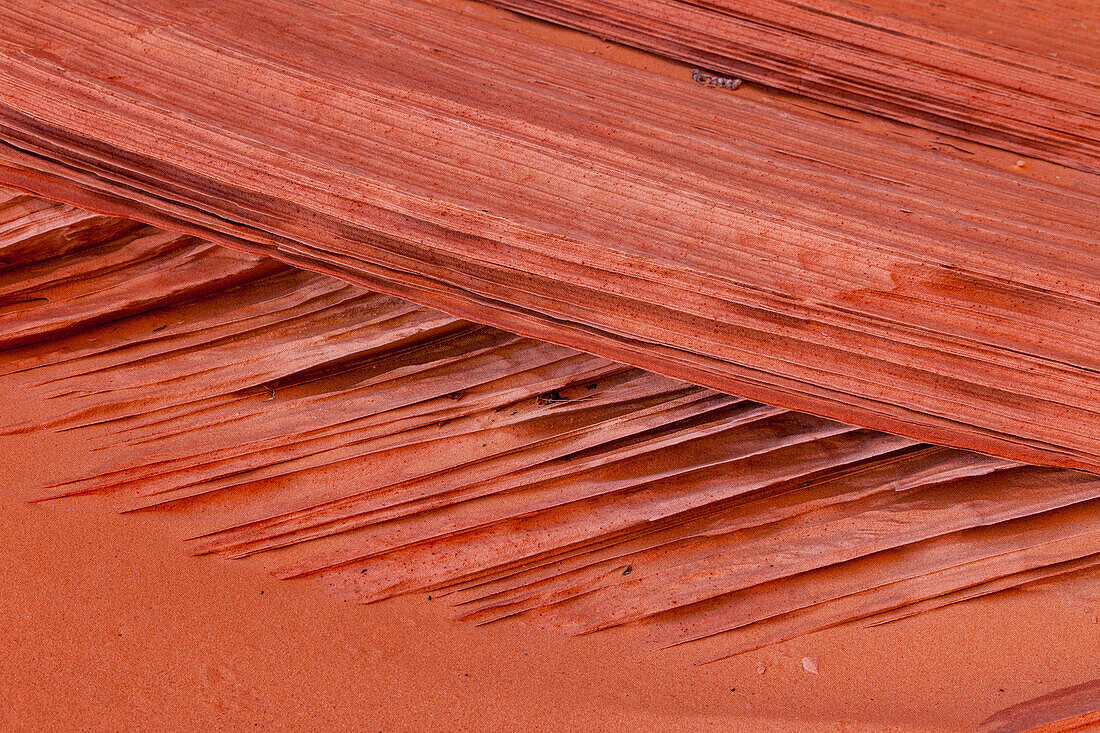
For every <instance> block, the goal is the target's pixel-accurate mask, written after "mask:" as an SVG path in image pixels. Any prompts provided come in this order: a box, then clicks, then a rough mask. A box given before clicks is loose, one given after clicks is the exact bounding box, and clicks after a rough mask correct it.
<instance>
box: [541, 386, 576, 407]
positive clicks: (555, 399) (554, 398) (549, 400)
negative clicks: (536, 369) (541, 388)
mask: <svg viewBox="0 0 1100 733" xmlns="http://www.w3.org/2000/svg"><path fill="white" fill-rule="evenodd" d="M568 401H569V398H568V397H562V396H561V395H560V394H558V391H557V390H556V389H555V390H554V391H552V392H544V393H542V394H540V395H539V404H540V405H556V404H558V403H559V402H568Z"/></svg>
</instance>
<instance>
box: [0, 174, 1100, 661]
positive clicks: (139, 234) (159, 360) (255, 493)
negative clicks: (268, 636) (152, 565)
mask: <svg viewBox="0 0 1100 733" xmlns="http://www.w3.org/2000/svg"><path fill="white" fill-rule="evenodd" d="M0 334H3V336H2V340H0V346H2V347H3V348H4V352H3V353H4V357H3V360H2V362H0V380H4V381H5V382H6V383H7V384H8V385H10V386H12V387H13V388H16V389H18V390H20V391H21V392H22V393H23V394H25V395H26V397H27V398H28V399H39V400H44V401H47V402H49V403H50V404H52V405H53V412H54V417H53V418H52V419H51V420H49V421H47V422H46V423H41V422H35V423H32V424H8V425H7V426H6V428H5V429H6V430H18V431H25V430H45V429H53V430H76V431H82V429H83V428H85V427H86V426H90V425H97V426H103V425H110V426H113V430H112V432H111V434H110V437H109V439H108V440H107V441H105V442H94V443H90V444H89V463H88V468H87V472H88V473H87V475H76V476H73V477H72V480H71V481H69V482H66V483H64V484H62V485H59V486H54V487H50V488H49V489H48V490H47V491H46V492H45V495H47V496H55V495H60V494H66V495H67V494H78V493H83V492H90V491H113V492H118V494H119V495H120V496H121V497H124V498H125V505H126V507H128V508H130V509H143V508H152V507H158V508H163V507H167V506H171V507H174V508H179V509H182V510H185V511H188V512H190V513H192V514H193V515H194V517H195V522H196V524H197V525H198V526H200V527H201V529H200V530H199V532H198V535H197V536H196V537H195V538H194V541H193V549H194V551H195V552H198V553H217V554H222V555H227V556H231V557H245V556H249V555H254V554H256V553H261V552H268V553H270V552H277V553H281V556H282V558H283V566H284V569H283V570H282V571H281V573H280V574H281V575H283V576H288V577H296V576H301V575H306V574H321V575H323V576H325V577H326V578H328V579H329V581H330V582H331V584H332V585H333V586H334V587H335V588H336V589H337V590H338V591H339V592H341V593H344V594H347V595H348V596H350V597H353V598H355V599H358V600H361V601H373V600H377V599H381V598H385V597H388V596H391V595H395V594H399V593H406V592H413V591H421V592H428V593H431V594H433V596H436V597H438V596H446V597H447V598H448V599H449V600H451V601H455V602H456V603H457V604H458V605H459V608H460V610H461V613H462V615H463V616H464V617H466V618H469V619H472V620H474V621H476V622H479V623H488V622H492V621H495V620H498V619H502V618H507V617H510V616H513V615H516V614H520V613H530V614H541V615H542V617H544V618H546V619H547V620H550V621H552V622H554V623H563V624H565V625H566V626H567V627H568V628H570V629H573V630H576V631H587V630H593V629H600V628H605V627H608V626H612V625H618V624H624V623H630V622H636V623H638V624H641V625H644V626H645V627H646V629H647V630H648V631H650V632H652V634H653V637H654V638H655V640H656V641H657V642H658V643H662V644H676V643H682V642H687V641H692V640H699V639H704V638H711V637H714V638H713V639H711V641H710V642H709V643H710V644H711V645H712V646H711V647H706V648H705V649H704V650H702V651H701V653H700V656H701V657H703V658H708V657H711V656H722V655H728V654H734V653H737V652H740V651H745V650H748V649H753V648H756V647H759V646H761V645H764V644H768V643H771V642H775V641H779V640H783V639H787V638H791V637H794V636H797V635H800V634H803V633H807V632H810V631H815V630H818V629H821V628H825V627H829V626H833V625H836V624H840V623H845V622H851V621H856V620H864V619H867V620H871V621H872V622H886V621H889V620H892V619H896V618H899V617H903V616H906V615H909V614H912V613H918V612H920V611H923V610H927V609H930V608H936V607H939V606H941V605H944V604H947V603H954V602H957V601H960V600H965V599H967V598H972V597H975V596H980V595H984V594H987V593H991V592H995V591H997V590H1001V589H1004V588H1008V587H1013V586H1016V585H1019V584H1021V583H1027V582H1031V581H1034V580H1038V579H1045V578H1050V577H1053V576H1057V575H1059V574H1063V573H1068V572H1072V571H1076V570H1080V569H1083V568H1089V567H1094V566H1095V565H1097V564H1098V563H1100V477H1096V476H1093V475H1090V474H1087V473H1082V472H1077V471H1070V470H1064V469H1053V468H1038V467H1031V466H1024V465H1020V464H1018V463H1013V462H1010V461H1006V460H1003V459H999V458H991V457H987V456H983V455H979V454H976V453H969V452H964V451H958V450H953V449H949V448H940V447H934V446H930V445H924V444H918V443H915V442H914V441H912V440H909V439H906V438H902V437H897V436H892V435H888V434H884V433H880V432H875V431H871V430H866V429H859V428H855V427H852V426H848V425H844V424H840V423H837V422H833V421H829V420H825V419H822V418H817V417H812V416H809V415H805V414H800V413H796V412H791V411H788V410H784V409H781V408H775V407H768V406H766V405H763V404H759V403H756V402H751V401H748V400H744V399H740V398H737V397H732V396H728V395H724V394H721V393H718V392H714V391H712V390H709V389H706V388H702V387H697V386H694V385H690V384H686V383H683V382H680V381H677V380H673V379H670V378H666V377H662V376H658V375H655V374H653V373H649V372H645V371H643V370H640V369H637V368H632V367H629V366H625V365H622V364H617V363H614V362H610V361H608V360H606V359H603V358H601V357H596V356H591V355H587V354H584V353H581V352H578V351H576V350H574V349H571V348H568V347H563V346H557V345H553V344H547V343H540V342H537V341H533V340H531V339H526V338H522V337H518V336H514V335H512V334H509V333H506V332H503V331H500V330H497V329H493V328H487V327H483V326H479V325H476V324H472V323H470V322H467V321H462V320H459V319H455V318H453V317H451V316H447V315H444V314H442V313H440V312H438V311H432V310H429V309H425V308H421V307H418V306H415V305H412V304H410V303H408V302H405V301H402V300H399V299H397V298H394V297H391V296H387V295H381V294H377V293H373V292H369V291H366V290H363V289H361V288H358V287H355V286H351V285H348V284H346V283H344V282H342V281H340V280H337V279H335V278H332V277H328V276H323V275H319V274H316V273H312V272H307V271H302V270H297V269H294V268H291V267H288V266H285V265H283V264H281V263H278V262H276V261H274V260H271V259H269V258H263V257H258V256H254V255H250V254H245V253H239V252H235V251H233V250H229V249H225V248H222V247H219V246H216V245H211V244H209V243H207V242H205V241H202V240H199V239H197V238H195V237H191V236H186V235H177V234H172V233H169V232H164V231H161V230H157V229H155V228H153V227H149V226H145V225H140V224H135V223H132V222H128V221H125V220H122V219H117V218H111V217H103V216H98V215H94V214H88V213H85V212H81V211H79V210H76V209H73V208H72V207H69V206H66V205H63V204H56V203H50V202H45V201H43V200H41V199H37V198H33V197H29V196H25V195H21V194H18V193H15V192H5V193H3V194H2V195H0ZM9 423H10V421H9Z"/></svg>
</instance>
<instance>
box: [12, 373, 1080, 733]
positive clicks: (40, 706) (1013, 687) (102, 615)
mask: <svg viewBox="0 0 1100 733" xmlns="http://www.w3.org/2000/svg"><path fill="white" fill-rule="evenodd" d="M0 399H2V400H3V403H4V404H5V405H9V406H11V405H13V403H14V409H16V410H18V411H20V412H24V411H25V412H27V413H28V414H30V413H34V412H36V411H37V410H38V409H39V408H40V406H38V405H33V404H19V403H18V396H16V395H11V394H6V395H0ZM82 451H83V449H82V446H81V445H80V444H79V443H78V442H77V441H75V440H73V439H72V438H71V437H70V436H67V435H63V434H62V435H56V434H49V435H47V434H36V435H30V436H18V437H15V436H3V437H0V476H2V477H3V478H4V480H3V481H2V482H0V485H2V490H3V496H2V500H0V512H2V515H0V517H2V518H0V537H3V540H2V542H3V546H2V548H0V551H2V552H3V554H4V556H5V558H7V562H5V563H4V564H3V565H2V566H0V567H2V571H0V572H2V577H0V614H2V616H3V618H4V619H6V620H7V623H6V624H5V626H6V627H7V629H8V633H7V634H5V636H4V654H3V657H2V658H3V660H4V670H3V678H2V679H3V684H4V689H3V691H2V699H3V700H4V703H3V705H2V706H0V728H2V729H4V730H61V731H69V730H82V731H85V730H87V731H95V730H104V731H119V730H161V731H171V730H203V729H204V730H251V729H255V730H424V729H434V730H455V729H460V730H486V729H488V730H503V729H509V730H514V729H521V730H576V729H584V730H587V729H595V730H638V729H643V730H685V729H688V730H690V729H698V730H747V731H755V730H762V731H771V730H778V731H786V730H807V729H810V730H837V731H841V730H843V731H864V730H890V731H907V730H960V729H962V730H972V729H974V728H975V727H976V726H977V725H978V723H979V722H980V721H981V720H983V719H984V718H986V717H987V716H989V715H991V714H992V713H995V712H997V711H998V710H1001V709H1003V708H1005V707H1008V706H1010V705H1014V704H1017V703H1020V702H1023V701H1025V700H1028V699H1030V698H1033V697H1036V696H1037V695H1040V694H1043V693H1047V692H1050V691H1053V690H1057V689H1059V688H1062V687H1067V686H1070V685H1075V684H1080V683H1082V682H1086V681H1088V680H1091V679H1094V678H1096V677H1098V676H1100V663H1098V662H1097V659H1098V655H1097V652H1098V651H1100V625H1098V624H1094V623H1092V622H1091V619H1092V617H1093V616H1095V615H1097V614H1098V613H1100V578H1096V577H1074V578H1071V579H1068V580H1062V581H1060V582H1058V583H1056V584H1051V585H1049V586H1047V587H1043V588H1034V589H1030V590H1026V591H1017V592H1012V593H1007V594H1001V595H998V596H994V597H992V598H987V599H983V600H979V601H975V602H971V603H967V604H964V605H961V606H955V607H951V608H948V609H944V610H941V611H938V612H934V613H931V614H926V615H923V616H920V617H917V618H914V619H909V620H906V621H903V622H900V623H896V624H892V625H888V626H885V627H879V628H874V629H859V628H840V629H833V630H831V631H827V632H822V633H819V634H816V635H813V636H810V637H806V638H802V639H797V640H794V641H792V642H788V643H785V644H782V645H779V646H777V647H773V648H770V649H765V650H763V651H760V652H757V653H752V654H746V655H743V656H741V657H737V658H734V659H731V660H726V661H724V662H719V663H716V664H712V665H708V666H704V667H695V666H692V665H691V660H692V659H693V654H692V652H691V650H690V648H682V649H679V650H672V651H669V652H657V653H647V652H646V651H644V650H643V648H642V646H641V644H640V643H639V640H638V639H637V638H636V637H635V635H634V634H633V633H632V632H631V630H630V629H619V630H613V631H610V632H603V633H598V634H595V635H591V636H586V637H575V638H571V637H566V636H563V635H560V634H557V633H555V632H553V631H551V630H545V629H540V628H535V627H533V626H529V625H527V624H525V623H523V622H522V621H519V622H506V623H502V624H495V625H492V626H489V627H483V628H471V627H470V626H468V625H466V624H460V623H455V622H452V621H451V620H450V619H449V618H448V617H447V613H448V611H447V609H446V608H445V607H443V606H442V605H441V604H435V605H433V604H432V603H431V602H429V601H428V600H427V599H426V598H423V597H419V596H417V597H411V598H402V599H397V600H396V601H390V602H383V603H379V604H376V605H373V606H357V605H353V604H345V603H341V602H340V601H337V600H335V599H333V598H331V597H329V596H328V595H327V594H326V593H325V592H324V591H323V590H322V588H321V587H320V584H317V583H313V582H310V581H291V582H286V581H277V580H275V579H273V578H270V577H269V576H268V575H267V574H266V573H265V572H264V570H263V567H262V562H263V561H262V560H261V561H260V562H249V563H234V562H227V561H223V560H215V559H209V558H192V557H188V556H186V555H185V554H184V553H183V550H182V547H181V545H180V544H179V543H178V541H177V540H178V539H179V538H180V537H182V536H183V535H184V534H186V531H187V527H186V526H185V525H184V524H183V520H182V515H173V514H171V513H162V514H159V515H158V516H156V517H151V516H149V515H148V514H145V515H143V514H137V515H127V516H119V515H116V514H114V512H113V511H112V508H111V506H110V505H109V503H108V502H107V501H105V500H101V499H97V498H94V497H93V498H81V499H75V500H66V501H59V502H52V503H45V504H27V503H25V502H24V499H25V498H26V497H28V496H30V495H31V494H32V492H34V491H35V490H36V489H38V488H39V487H40V486H41V485H42V484H43V483H46V482H48V481H49V480H50V479H51V477H52V476H54V475H57V474H60V473H61V472H62V469H63V468H64V467H65V466H66V464H71V462H73V461H80V460H86V458H85V457H84V456H83V455H82ZM805 656H811V657H814V658H815V659H816V660H817V666H818V670H819V671H818V674H817V675H810V674H808V673H806V672H805V671H804V670H803V667H802V663H801V660H802V658H803V657H805ZM761 667H763V668H765V672H764V673H763V674H758V672H757V670H758V668H761Z"/></svg>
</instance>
